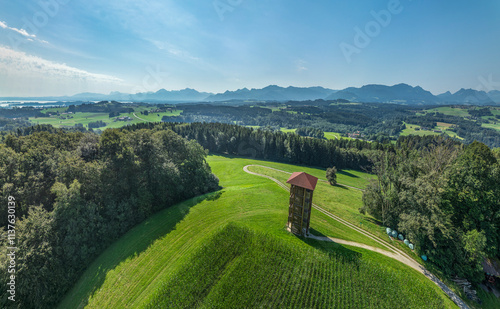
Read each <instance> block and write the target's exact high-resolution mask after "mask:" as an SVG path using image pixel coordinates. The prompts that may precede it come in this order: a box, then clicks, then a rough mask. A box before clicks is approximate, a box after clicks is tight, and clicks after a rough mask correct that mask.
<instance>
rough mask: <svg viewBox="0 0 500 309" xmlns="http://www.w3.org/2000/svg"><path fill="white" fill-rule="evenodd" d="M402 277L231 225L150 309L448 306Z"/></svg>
mask: <svg viewBox="0 0 500 309" xmlns="http://www.w3.org/2000/svg"><path fill="white" fill-rule="evenodd" d="M403 276H404V275H403V273H401V272H400V271H398V270H396V269H391V268H386V267H385V265H383V264H381V263H375V262H373V261H371V260H369V259H364V258H363V257H362V256H361V254H359V253H358V252H355V251H350V250H349V249H345V248H344V249H343V250H337V251H335V253H328V252H324V251H321V250H315V249H313V248H308V247H306V246H300V247H298V246H294V245H291V244H288V243H286V242H283V241H281V240H279V239H276V238H275V237H273V236H272V235H270V234H266V233H261V232H260V233H259V232H253V231H252V230H251V229H249V228H246V227H241V226H238V225H236V224H234V223H231V224H229V225H227V226H225V227H224V228H223V229H222V230H221V231H218V232H217V233H215V234H214V235H213V236H212V237H211V238H210V239H209V240H207V241H206V243H205V244H204V245H203V246H202V247H201V248H200V249H199V250H197V252H196V253H195V254H194V255H193V257H192V258H191V259H190V260H189V261H188V262H187V263H186V265H184V266H183V267H182V268H181V269H180V270H179V271H178V272H176V273H175V274H174V275H173V276H172V277H169V278H165V280H164V281H163V282H162V284H161V286H160V287H159V289H158V290H157V291H156V292H155V293H154V294H153V296H152V297H151V298H150V299H149V300H148V301H147V302H146V303H147V305H146V308H199V307H202V308H261V307H269V308H328V307H335V308H349V307H352V308H391V307H392V308H394V307H396V308H399V307H401V304H402V303H404V304H407V305H406V306H405V307H406V308H423V307H427V308H444V307H445V306H444V300H443V299H442V298H441V297H439V295H438V292H437V291H435V290H434V289H432V287H430V286H428V285H426V282H424V281H423V280H415V281H411V282H410V281H408V280H405V279H406V278H404V277H403ZM424 280H425V279H424ZM382 295H383V296H382ZM374 296H375V297H374ZM377 296H382V297H377Z"/></svg>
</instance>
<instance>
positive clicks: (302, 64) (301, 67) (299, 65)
mask: <svg viewBox="0 0 500 309" xmlns="http://www.w3.org/2000/svg"><path fill="white" fill-rule="evenodd" d="M306 64H307V62H306V61H304V60H302V59H298V60H296V61H295V68H296V69H297V71H298V72H303V71H307V70H308V69H307V67H306Z"/></svg>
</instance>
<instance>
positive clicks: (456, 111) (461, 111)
mask: <svg viewBox="0 0 500 309" xmlns="http://www.w3.org/2000/svg"><path fill="white" fill-rule="evenodd" d="M425 112H427V113H435V112H438V113H442V114H445V115H450V116H459V117H466V116H470V114H469V112H468V111H467V108H458V107H450V106H443V107H437V108H432V109H428V110H425Z"/></svg>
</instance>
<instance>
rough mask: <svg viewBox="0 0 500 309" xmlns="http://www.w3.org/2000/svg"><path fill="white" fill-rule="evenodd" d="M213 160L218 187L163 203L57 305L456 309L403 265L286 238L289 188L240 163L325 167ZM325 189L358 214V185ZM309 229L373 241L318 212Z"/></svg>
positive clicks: (351, 177)
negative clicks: (181, 200) (170, 203)
mask: <svg viewBox="0 0 500 309" xmlns="http://www.w3.org/2000/svg"><path fill="white" fill-rule="evenodd" d="M207 161H208V162H209V164H210V165H211V166H212V169H213V171H214V173H215V174H216V175H217V176H218V177H219V178H220V180H221V185H222V186H223V187H224V189H223V190H222V191H220V192H218V193H215V194H209V195H206V196H203V197H198V198H195V199H192V200H189V201H186V202H184V203H181V204H178V205H177V206H174V207H171V208H169V209H166V210H164V211H162V212H160V213H158V214H156V215H155V216H153V217H151V218H150V219H147V220H146V221H145V222H144V223H142V224H140V225H139V226H137V227H136V228H134V229H133V230H131V231H130V232H129V233H127V234H126V235H125V236H124V237H123V238H122V239H120V240H118V241H117V242H116V243H115V244H113V245H112V246H111V247H110V248H109V249H108V250H106V251H105V252H104V253H103V254H102V255H101V256H100V257H99V258H98V259H97V260H96V261H95V262H94V263H93V264H92V265H91V266H90V267H89V269H87V271H86V272H85V273H84V275H83V276H82V277H81V279H80V280H79V282H78V283H77V284H76V285H75V286H74V287H73V289H72V290H71V291H70V292H69V293H68V294H67V295H66V297H65V299H64V300H63V301H62V302H61V304H60V305H59V308H81V307H86V308H165V307H169V308H193V307H204V308H223V307H225V308H227V307H231V308H237V307H270V306H271V307H272V306H274V307H283V306H284V307H291V308H306V307H331V306H337V307H353V308H361V307H363V308H370V307H372V308H380V307H401V306H402V305H403V304H404V305H403V306H405V307H407V308H428V306H429V304H431V305H432V306H433V307H434V308H455V305H454V304H453V302H451V300H450V299H449V298H448V297H447V296H446V295H445V294H444V293H443V292H442V291H441V290H440V289H439V288H438V287H437V286H436V285H434V283H432V282H431V281H430V280H428V279H426V278H425V277H424V276H422V275H421V274H419V273H418V272H416V271H415V270H413V269H411V268H409V267H407V266H405V265H403V264H402V263H400V262H397V261H395V260H392V259H390V258H388V257H385V256H382V255H380V254H377V253H374V252H371V251H367V250H365V249H361V248H357V247H351V246H347V245H339V244H336V243H333V242H322V241H318V240H315V239H303V238H299V237H296V236H293V235H291V234H289V233H288V232H287V231H286V230H285V228H284V226H285V223H286V219H287V203H288V195H287V193H286V191H285V190H283V189H282V188H280V187H279V186H277V185H276V184H275V183H274V182H272V181H271V180H269V179H265V178H262V177H257V176H254V175H249V174H247V173H245V172H244V171H243V167H244V166H246V165H249V164H265V165H267V166H270V167H274V168H277V169H282V170H286V171H295V170H297V169H301V170H304V171H306V172H308V173H310V174H313V175H315V176H318V177H321V178H322V179H323V178H324V171H323V170H320V169H313V168H304V167H297V166H293V165H287V164H280V163H273V162H263V161H257V160H250V159H239V158H227V157H219V156H210V157H209V158H208V160H207ZM366 177H368V175H367V174H363V173H360V172H355V171H345V172H344V173H341V174H339V175H338V180H339V182H340V183H347V184H350V185H354V186H363V185H365V184H366V181H367V179H366ZM324 190H330V193H331V195H332V196H336V197H338V198H337V201H336V202H335V203H333V204H331V205H329V207H330V209H332V210H333V209H338V210H339V211H341V212H349V211H355V212H357V209H356V204H357V203H360V201H361V200H360V199H361V192H360V191H359V190H354V189H350V188H348V187H342V186H337V187H331V186H330V187H328V186H326V187H325V189H324ZM317 197H318V198H319V196H317ZM318 200H320V199H318ZM352 209H354V210H352ZM352 216H353V219H350V220H353V223H355V224H357V225H362V226H364V225H371V226H373V227H374V228H377V225H376V224H375V223H373V218H371V217H369V216H364V215H361V214H359V213H355V214H354V213H353V214H352ZM311 228H312V232H313V233H314V234H315V235H327V236H332V237H338V238H342V239H348V240H352V241H355V242H358V243H365V244H368V245H371V246H377V243H376V242H374V241H373V240H372V239H370V238H368V237H366V236H364V235H362V234H359V233H353V232H352V231H350V230H349V229H347V230H346V228H345V226H343V225H342V224H339V223H338V222H336V221H335V220H332V219H331V218H329V217H328V216H326V215H323V214H322V213H320V212H315V213H314V216H313V219H312V221H311ZM378 229H380V231H379V232H380V233H381V234H383V233H384V231H383V228H382V227H378Z"/></svg>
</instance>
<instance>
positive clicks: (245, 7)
mask: <svg viewBox="0 0 500 309" xmlns="http://www.w3.org/2000/svg"><path fill="white" fill-rule="evenodd" d="M499 51H500V1H496V0H491V1H490V0H488V1H486V0H485V1H474V2H473V1H464V0H457V1H432V0H420V1H419V0H413V1H410V0H400V1H397V0H384V1H373V0H371V1H365V0H362V1H347V0H342V1H338V0H318V1H314V2H312V1H305V0H287V1H285V0H272V1H271V0H260V1H257V0H215V1H214V0H196V1H194V0H148V1H130V0H109V1H95V0H86V1H79V0H41V1H32V0H25V1H10V0H0V96H42V95H71V94H75V93H80V92H100V93H109V92H111V91H121V92H126V93H135V92H145V91H157V90H158V89H160V88H165V89H168V90H176V89H183V88H187V87H188V88H194V89H197V90H199V91H208V92H221V91H225V90H236V89H239V88H243V87H247V88H261V87H265V86H267V85H269V84H276V85H280V86H290V85H292V86H299V87H307V86H323V87H328V88H332V89H343V88H346V87H349V86H362V85H364V84H387V85H393V84H397V83H408V84H410V85H412V86H417V85H419V86H421V87H423V88H424V89H427V90H430V91H431V92H433V93H434V94H439V93H442V92H444V91H447V90H450V91H452V92H455V91H457V90H459V89H460V88H474V89H482V90H491V89H497V90H500V88H499V87H500V83H499V82H500V58H499ZM485 81H486V82H485ZM497 81H498V82H497Z"/></svg>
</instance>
